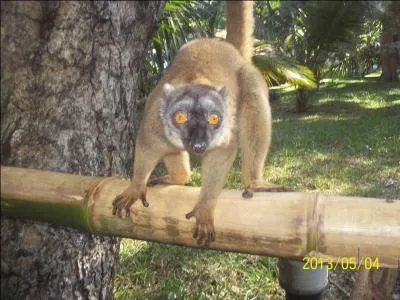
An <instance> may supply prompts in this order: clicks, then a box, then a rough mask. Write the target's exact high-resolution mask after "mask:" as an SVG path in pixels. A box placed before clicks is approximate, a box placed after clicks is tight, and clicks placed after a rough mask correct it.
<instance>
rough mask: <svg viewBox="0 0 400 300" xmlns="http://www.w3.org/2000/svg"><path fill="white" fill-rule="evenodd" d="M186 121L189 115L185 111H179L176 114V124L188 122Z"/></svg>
mask: <svg viewBox="0 0 400 300" xmlns="http://www.w3.org/2000/svg"><path fill="white" fill-rule="evenodd" d="M186 121H187V115H186V114H185V113H184V112H182V111H178V112H177V113H176V114H175V122H176V124H183V123H186Z"/></svg>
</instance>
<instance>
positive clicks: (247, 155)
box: [238, 64, 285, 198]
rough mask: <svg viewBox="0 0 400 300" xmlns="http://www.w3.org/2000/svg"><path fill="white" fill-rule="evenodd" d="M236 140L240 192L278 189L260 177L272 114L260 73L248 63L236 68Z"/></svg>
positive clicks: (278, 186)
mask: <svg viewBox="0 0 400 300" xmlns="http://www.w3.org/2000/svg"><path fill="white" fill-rule="evenodd" d="M239 82H240V90H241V94H240V97H241V99H240V107H239V116H238V117H239V126H240V127H239V144H240V152H241V164H242V180H243V182H244V184H245V186H246V191H245V192H244V193H243V196H244V197H246V198H249V197H251V196H252V193H251V192H261V191H282V190H285V188H284V187H282V186H280V185H276V184H268V183H266V182H265V180H264V177H263V171H264V164H265V159H266V157H267V154H268V150H269V146H270V143H271V135H272V116H271V108H270V105H269V101H268V89H267V86H266V84H265V80H264V78H263V77H262V75H261V73H260V72H259V71H258V70H257V69H256V68H255V67H254V66H253V65H251V64H247V65H245V66H243V67H242V69H241V71H240V78H239Z"/></svg>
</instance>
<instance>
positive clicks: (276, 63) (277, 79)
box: [252, 55, 317, 89]
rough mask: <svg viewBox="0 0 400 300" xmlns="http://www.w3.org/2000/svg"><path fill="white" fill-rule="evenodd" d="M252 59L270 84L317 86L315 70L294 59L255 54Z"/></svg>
mask: <svg viewBox="0 0 400 300" xmlns="http://www.w3.org/2000/svg"><path fill="white" fill-rule="evenodd" d="M252 59H253V63H254V65H255V66H256V67H257V68H258V69H259V70H260V71H261V73H262V74H263V75H264V78H265V80H266V81H267V84H268V85H269V86H276V85H280V84H284V83H290V84H293V85H295V86H300V87H303V88H307V89H313V88H316V87H317V83H316V81H315V77H314V74H313V72H312V71H311V70H310V69H309V68H307V67H306V66H303V65H300V64H298V63H296V62H295V61H294V60H293V59H290V58H288V57H285V56H282V55H254V56H253V58H252Z"/></svg>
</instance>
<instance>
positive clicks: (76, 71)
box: [1, 1, 163, 299]
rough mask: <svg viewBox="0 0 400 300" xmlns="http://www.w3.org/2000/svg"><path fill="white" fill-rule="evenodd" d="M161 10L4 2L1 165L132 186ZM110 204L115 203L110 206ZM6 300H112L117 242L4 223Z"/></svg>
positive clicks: (155, 5)
mask: <svg viewBox="0 0 400 300" xmlns="http://www.w3.org/2000/svg"><path fill="white" fill-rule="evenodd" d="M162 5H163V3H162V2H158V1H152V2H139V1H132V2H130V1H127V2H85V1H82V2H80V1H77V2H72V1H65V2H64V1H61V2H55V1H42V2H33V1H32V2H30V1H29V2H28V1H26V2H22V1H21V2H19V1H18V2H7V1H2V2H1V20H2V22H1V45H2V47H1V154H2V157H1V164H3V165H12V166H19V167H30V168H36V169H46V170H53V171H61V172H68V173H73V174H81V175H96V176H110V175H115V174H119V175H122V176H125V177H127V176H128V175H129V172H130V166H131V163H132V157H131V153H132V145H133V141H134V139H135V134H136V131H137V128H138V127H137V126H138V125H137V113H136V100H137V95H138V82H139V76H140V72H141V68H142V66H143V61H144V56H145V54H146V47H147V45H148V42H149V40H150V38H151V36H152V34H153V33H154V30H155V25H156V23H157V19H158V16H159V13H160V11H161V9H162ZM110 201H111V199H110ZM1 244H2V247H1V275H2V280H1V297H2V299H110V298H111V297H112V287H113V276H114V271H115V263H116V259H117V253H118V248H119V243H118V239H116V238H113V237H100V236H96V235H92V234H85V233H80V232H78V231H76V230H73V229H70V228H61V227H58V226H53V225H49V224H45V223H38V222H30V221H22V220H15V219H10V218H5V217H2V218H1Z"/></svg>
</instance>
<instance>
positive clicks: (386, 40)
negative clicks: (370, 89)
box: [380, 1, 400, 82]
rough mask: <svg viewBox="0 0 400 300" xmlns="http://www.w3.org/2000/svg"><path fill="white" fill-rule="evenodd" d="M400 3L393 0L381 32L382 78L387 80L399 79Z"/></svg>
mask: <svg viewBox="0 0 400 300" xmlns="http://www.w3.org/2000/svg"><path fill="white" fill-rule="evenodd" d="M399 14H400V5H399V4H398V3H397V2H395V1H391V3H390V4H389V5H388V9H387V13H386V14H385V16H384V18H383V22H382V23H383V28H382V33H381V56H380V60H381V68H382V75H381V79H382V80H384V81H385V82H394V81H399V77H398V75H397V68H398V66H399V49H398V46H397V47H396V43H397V45H398V43H399V42H400V40H399V39H400V37H399V36H400V17H399Z"/></svg>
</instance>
